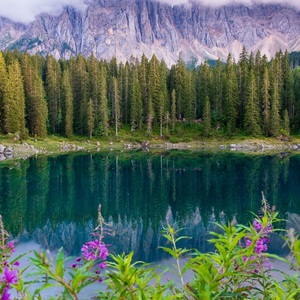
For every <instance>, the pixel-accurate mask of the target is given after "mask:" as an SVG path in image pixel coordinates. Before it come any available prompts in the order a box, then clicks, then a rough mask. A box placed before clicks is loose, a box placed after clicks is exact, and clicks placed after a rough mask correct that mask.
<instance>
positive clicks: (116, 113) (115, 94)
mask: <svg viewBox="0 0 300 300" xmlns="http://www.w3.org/2000/svg"><path fill="white" fill-rule="evenodd" d="M111 95H112V103H113V118H114V123H115V136H116V137H117V136H118V130H119V127H120V96H119V89H118V80H117V78H116V77H113V78H112V94H111Z"/></svg>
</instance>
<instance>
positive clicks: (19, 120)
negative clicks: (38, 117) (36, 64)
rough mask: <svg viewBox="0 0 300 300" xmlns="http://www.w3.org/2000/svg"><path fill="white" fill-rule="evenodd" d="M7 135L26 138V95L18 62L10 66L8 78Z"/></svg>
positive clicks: (6, 103) (5, 113)
mask: <svg viewBox="0 0 300 300" xmlns="http://www.w3.org/2000/svg"><path fill="white" fill-rule="evenodd" d="M3 103H4V106H3V108H4V110H3V112H4V130H5V133H19V135H20V137H21V138H24V137H25V132H26V131H25V94H24V87H23V78H22V74H21V67H20V64H19V62H18V61H17V60H15V61H14V62H13V63H12V64H11V65H9V66H8V77H7V81H6V89H5V93H4V99H3Z"/></svg>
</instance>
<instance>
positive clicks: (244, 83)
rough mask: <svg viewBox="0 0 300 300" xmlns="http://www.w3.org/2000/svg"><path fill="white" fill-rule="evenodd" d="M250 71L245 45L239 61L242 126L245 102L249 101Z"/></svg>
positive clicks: (240, 124) (240, 117)
mask: <svg viewBox="0 0 300 300" xmlns="http://www.w3.org/2000/svg"><path fill="white" fill-rule="evenodd" d="M248 73H249V57H248V53H247V50H246V47H245V46H244V47H243V49H242V52H241V53H240V57H239V62H238V82H239V83H238V87H239V114H238V119H239V124H238V125H239V126H241V127H242V121H243V115H244V109H245V103H246V101H247V87H248V78H249V76H248Z"/></svg>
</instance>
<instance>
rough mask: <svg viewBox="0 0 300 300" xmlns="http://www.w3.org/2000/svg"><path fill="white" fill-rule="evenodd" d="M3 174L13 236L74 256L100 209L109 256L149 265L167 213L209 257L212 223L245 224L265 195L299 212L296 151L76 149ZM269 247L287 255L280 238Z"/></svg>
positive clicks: (1, 167) (2, 195)
mask: <svg viewBox="0 0 300 300" xmlns="http://www.w3.org/2000/svg"><path fill="white" fill-rule="evenodd" d="M0 178H1V180H0V212H1V214H2V216H3V220H4V224H5V226H6V229H7V230H8V231H9V232H10V233H11V235H12V236H13V237H15V238H17V239H18V240H19V241H20V243H21V245H22V243H27V244H28V243H34V244H36V245H40V246H41V247H43V248H49V249H50V250H55V249H58V248H59V247H64V249H65V251H66V252H67V253H68V254H70V255H76V254H78V253H79V251H80V248H81V245H82V244H83V243H85V241H87V240H88V239H90V233H91V232H92V231H93V228H94V227H95V226H96V225H97V208H98V205H99V204H100V203H101V205H102V214H103V217H104V218H105V220H106V222H108V223H109V224H110V230H111V235H107V236H106V237H105V239H104V241H105V242H106V243H108V244H110V245H111V246H110V248H109V249H110V252H117V253H122V252H126V253H129V252H130V251H132V250H134V251H135V258H136V259H139V260H144V261H158V260H161V259H163V258H165V257H167V255H166V254H165V253H164V252H163V251H162V250H160V249H158V246H159V245H162V244H163V243H164V241H163V238H162V237H161V235H160V231H161V230H162V227H163V226H164V225H165V224H166V223H165V222H166V221H165V220H166V216H167V215H168V218H171V219H172V220H173V221H174V222H176V223H177V224H178V227H182V228H184V230H183V231H182V234H184V235H189V236H191V237H192V239H189V240H186V241H184V242H183V243H184V246H186V247H193V248H198V249H200V250H201V251H208V250H211V247H210V245H209V244H208V243H207V238H208V236H209V231H211V230H216V229H217V227H216V225H215V224H214V222H216V221H220V222H227V221H232V220H233V219H236V220H237V222H239V223H243V224H247V223H248V222H250V221H251V220H252V219H253V215H252V214H251V213H250V212H254V213H258V212H259V209H260V206H261V199H262V197H261V192H262V191H263V192H264V194H265V197H266V198H267V199H268V201H269V203H270V205H271V206H276V208H277V209H278V210H279V212H280V217H282V218H291V216H292V217H293V218H294V219H295V220H298V219H297V218H298V217H297V215H298V214H300V199H299V197H300V184H299V183H300V155H297V154H293V155H290V154H288V153H281V154H277V155H265V156H261V155H257V154H247V155H246V154H241V153H232V152H231V153H221V152H217V153H204V152H192V151H187V152H184V151H167V152H161V153H153V154H150V153H144V152H128V153H113V152H109V153H95V154H90V153H86V154H78V153H71V154H67V155H61V156H56V157H50V156H45V157H39V158H29V159H27V160H18V161H6V162H3V163H1V164H0ZM299 224H300V223H299ZM24 245H25V244H24ZM21 248H22V246H21ZM270 250H271V251H272V252H276V253H279V254H280V253H283V252H284V249H282V242H279V238H276V237H274V238H273V239H272V243H271V247H270Z"/></svg>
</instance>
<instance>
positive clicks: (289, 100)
mask: <svg viewBox="0 0 300 300" xmlns="http://www.w3.org/2000/svg"><path fill="white" fill-rule="evenodd" d="M281 102H282V107H281V109H282V111H283V114H284V112H285V109H287V110H288V113H289V117H290V119H293V118H294V116H295V99H294V91H293V78H292V71H291V68H290V60H289V53H288V51H287V50H286V51H285V54H284V55H283V57H282V90H281Z"/></svg>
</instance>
